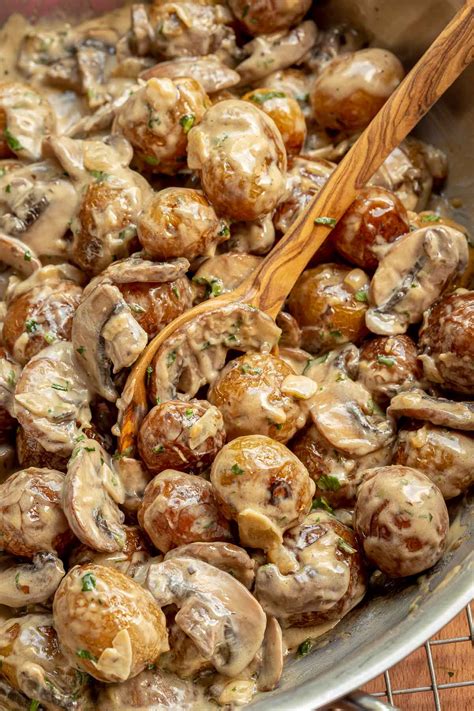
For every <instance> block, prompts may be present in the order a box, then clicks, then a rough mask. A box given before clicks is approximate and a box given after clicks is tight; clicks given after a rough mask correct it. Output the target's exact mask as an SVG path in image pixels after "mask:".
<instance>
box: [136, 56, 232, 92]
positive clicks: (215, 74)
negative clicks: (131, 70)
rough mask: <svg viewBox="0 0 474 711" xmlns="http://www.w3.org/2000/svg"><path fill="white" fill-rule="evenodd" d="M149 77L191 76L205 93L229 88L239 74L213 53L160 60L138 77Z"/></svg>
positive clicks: (174, 77) (173, 77)
mask: <svg viewBox="0 0 474 711" xmlns="http://www.w3.org/2000/svg"><path fill="white" fill-rule="evenodd" d="M151 77H167V78H168V79H176V78H177V77H192V78H193V79H197V81H198V82H200V83H201V85H202V87H203V89H204V91H205V92H206V93H207V94H213V93H215V92H216V91H222V90H223V89H229V88H230V87H232V86H236V85H237V84H238V83H239V81H240V76H239V74H237V72H236V71H234V70H233V69H231V68H230V67H228V66H227V65H226V64H224V63H223V62H221V60H220V59H219V57H217V56H216V55H215V54H208V55H207V56H205V57H178V58H177V59H173V60H171V61H169V62H160V63H159V64H155V66H154V67H151V68H150V69H146V70H145V71H144V72H142V74H141V75H140V79H144V80H145V81H146V80H148V79H151Z"/></svg>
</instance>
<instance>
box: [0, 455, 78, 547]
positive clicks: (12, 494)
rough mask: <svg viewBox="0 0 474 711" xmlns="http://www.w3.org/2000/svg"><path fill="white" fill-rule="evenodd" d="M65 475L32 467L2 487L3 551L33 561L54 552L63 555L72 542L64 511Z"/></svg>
mask: <svg viewBox="0 0 474 711" xmlns="http://www.w3.org/2000/svg"><path fill="white" fill-rule="evenodd" d="M63 481H64V475H63V474H61V472H58V471H55V470H54V469H39V468H36V467H31V468H29V469H21V470H20V471H17V472H15V473H14V474H11V475H10V476H9V477H8V479H6V480H5V481H4V482H3V484H1V485H0V532H1V541H2V548H3V549H4V550H5V551H8V552H9V553H13V555H20V556H25V557H27V558H32V557H33V556H34V555H35V553H41V551H51V552H53V553H57V554H58V555H61V554H62V553H63V551H64V550H65V548H66V547H67V546H68V545H69V543H70V542H71V541H72V539H73V535H72V532H71V530H70V528H69V525H68V522H67V520H66V517H65V516H64V513H63V510H62V508H61V492H62V487H63Z"/></svg>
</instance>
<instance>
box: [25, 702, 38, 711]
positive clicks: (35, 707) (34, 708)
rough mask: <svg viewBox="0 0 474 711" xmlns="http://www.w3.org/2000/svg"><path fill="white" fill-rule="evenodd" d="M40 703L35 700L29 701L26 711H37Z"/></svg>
mask: <svg viewBox="0 0 474 711" xmlns="http://www.w3.org/2000/svg"><path fill="white" fill-rule="evenodd" d="M39 705H40V702H39V701H38V700H37V699H31V701H30V705H29V707H28V711H38V709H39Z"/></svg>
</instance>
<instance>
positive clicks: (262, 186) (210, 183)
mask: <svg viewBox="0 0 474 711" xmlns="http://www.w3.org/2000/svg"><path fill="white" fill-rule="evenodd" d="M250 146H251V150H249V147H250ZM188 167H189V168H191V170H197V171H199V173H200V177H201V182H202V187H203V189H204V192H205V193H206V195H207V197H208V198H209V200H210V201H211V203H212V204H213V206H214V207H215V209H216V211H217V212H218V213H219V214H221V215H225V216H226V217H230V218H232V219H234V220H256V219H258V218H259V217H262V216H263V215H266V214H268V213H269V212H271V211H272V210H273V209H274V208H275V206H276V205H277V204H278V202H279V201H280V199H281V198H282V197H283V195H284V192H285V171H286V151H285V146H284V144H283V140H282V137H281V134H280V132H279V130H278V128H277V127H276V125H275V122H274V121H273V120H272V119H271V118H270V117H269V116H267V114H266V113H264V112H263V111H262V110H261V109H259V108H257V107H256V106H254V105H253V104H252V103H250V102H248V101H240V100H233V99H229V100H227V101H220V102H219V103H218V104H215V105H214V106H212V107H211V108H210V109H209V110H208V111H207V112H206V114H205V116H204V119H203V120H202V122H201V123H200V124H199V125H198V126H195V127H194V128H192V129H191V131H190V133H189V141H188Z"/></svg>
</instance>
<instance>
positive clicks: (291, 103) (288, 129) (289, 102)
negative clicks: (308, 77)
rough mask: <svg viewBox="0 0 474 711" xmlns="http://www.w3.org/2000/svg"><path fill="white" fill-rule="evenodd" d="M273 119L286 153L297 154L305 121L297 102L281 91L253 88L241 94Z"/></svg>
mask: <svg viewBox="0 0 474 711" xmlns="http://www.w3.org/2000/svg"><path fill="white" fill-rule="evenodd" d="M242 99H243V100H244V101H251V102H252V103H254V104H255V105H256V106H258V108H259V109H262V111H265V113H266V114H267V115H268V116H270V118H272V119H273V120H274V121H275V124H276V126H277V128H278V130H279V131H280V133H281V137H282V138H283V143H284V144H285V148H286V152H287V153H288V155H297V154H298V153H299V152H300V151H301V149H302V148H303V144H304V142H305V139H306V121H305V117H304V114H303V112H302V110H301V108H300V105H299V104H298V102H297V101H296V100H295V99H293V97H291V96H287V94H285V93H284V92H283V91H275V90H274V89H265V88H262V89H253V90H252V91H249V92H247V93H246V94H244V95H243V97H242Z"/></svg>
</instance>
